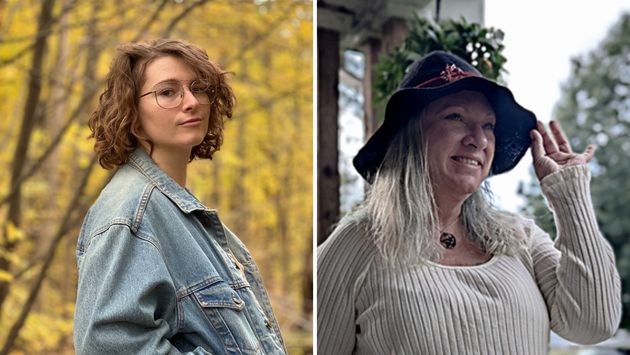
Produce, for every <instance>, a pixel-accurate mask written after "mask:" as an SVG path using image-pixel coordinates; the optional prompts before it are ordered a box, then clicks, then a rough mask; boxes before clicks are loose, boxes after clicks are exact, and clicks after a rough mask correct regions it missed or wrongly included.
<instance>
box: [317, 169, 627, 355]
mask: <svg viewBox="0 0 630 355" xmlns="http://www.w3.org/2000/svg"><path fill="white" fill-rule="evenodd" d="M589 181H590V172H589V170H588V168H587V167H586V166H576V167H570V168H567V169H564V170H562V171H560V172H558V173H555V174H552V175H550V176H547V177H546V178H545V179H544V180H543V183H542V189H543V193H544V194H545V196H546V198H547V200H548V202H549V203H550V204H551V206H552V208H553V210H554V214H555V218H556V226H557V230H558V238H557V240H556V242H555V245H554V243H553V242H552V240H551V239H550V238H549V236H548V235H547V234H545V233H544V232H543V231H542V230H541V229H540V228H538V227H537V226H536V225H534V224H533V222H531V221H525V220H523V223H524V224H525V225H524V230H525V231H526V233H527V234H528V235H527V238H528V248H527V251H526V252H523V253H522V254H521V255H518V256H506V255H495V256H493V257H492V259H491V260H490V261H488V262H487V263H485V264H483V265H479V266H469V267H449V266H442V265H438V264H434V263H427V264H425V265H423V266H408V267H404V268H401V267H397V268H393V267H390V266H388V264H387V263H386V262H385V261H384V260H383V259H382V258H381V257H380V254H379V253H378V251H377V250H376V247H375V246H374V244H372V242H371V241H370V239H369V238H368V237H366V235H364V233H361V232H359V231H358V228H357V230H355V231H354V232H351V233H347V234H343V235H340V234H335V235H333V236H332V237H331V238H329V240H327V241H326V242H325V243H324V244H323V245H322V246H321V247H320V248H319V249H318V259H317V286H318V287H317V307H318V313H317V323H318V328H317V346H318V348H317V349H318V354H322V355H328V354H335V355H336V354H351V353H354V354H378V355H383V354H397V355H398V354H527V355H532V354H546V353H547V351H548V343H549V330H550V329H552V330H554V331H555V332H556V333H558V334H559V335H561V336H563V337H565V338H567V339H569V340H572V341H574V342H578V343H594V342H598V341H601V340H604V339H606V338H608V337H610V336H612V335H613V333H614V332H615V330H616V328H617V326H618V323H619V319H620V313H621V301H620V294H621V291H620V283H619V275H618V273H617V271H616V268H615V260H614V255H613V251H612V249H611V248H610V245H609V244H608V243H607V242H606V241H605V240H604V238H602V236H601V235H600V233H599V230H598V227H597V222H596V220H595V215H594V213H593V208H592V203H591V198H590V190H589Z"/></svg>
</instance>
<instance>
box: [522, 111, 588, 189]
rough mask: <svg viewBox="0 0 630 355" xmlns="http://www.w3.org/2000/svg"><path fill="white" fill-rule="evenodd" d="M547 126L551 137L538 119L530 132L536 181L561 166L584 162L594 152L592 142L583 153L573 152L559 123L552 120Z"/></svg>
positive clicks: (586, 161)
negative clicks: (534, 127)
mask: <svg viewBox="0 0 630 355" xmlns="http://www.w3.org/2000/svg"><path fill="white" fill-rule="evenodd" d="M549 126H550V128H551V133H552V135H553V137H552V136H551V135H549V134H548V133H547V130H546V129H545V126H544V125H543V124H542V122H540V121H538V124H537V127H536V129H535V130H532V132H531V137H532V157H533V160H534V170H535V171H536V176H537V177H538V181H542V179H543V178H544V177H545V176H547V175H549V174H551V173H554V172H556V171H558V170H560V169H562V168H565V167H568V166H572V165H579V164H586V163H588V162H589V161H590V160H591V159H592V158H593V154H594V153H595V146H594V145H592V144H590V145H589V146H587V147H586V150H584V152H583V153H574V152H573V150H572V149H571V145H570V144H569V141H568V140H567V137H566V136H565V135H564V132H563V131H562V128H561V127H560V125H559V124H558V123H557V122H555V121H552V122H551V123H550V125H549Z"/></svg>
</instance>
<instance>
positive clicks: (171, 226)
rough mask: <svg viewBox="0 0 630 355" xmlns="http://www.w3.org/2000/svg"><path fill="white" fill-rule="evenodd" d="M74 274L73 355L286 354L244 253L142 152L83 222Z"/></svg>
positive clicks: (123, 169) (210, 215)
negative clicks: (75, 298) (76, 272)
mask: <svg viewBox="0 0 630 355" xmlns="http://www.w3.org/2000/svg"><path fill="white" fill-rule="evenodd" d="M77 265H78V269H79V282H78V291H77V302H76V309H75V319H74V344H75V350H76V352H77V354H90V355H93V354H180V353H189V354H285V353H286V350H285V348H284V343H283V340H282V337H281V335H280V329H279V327H278V324H277V322H276V319H275V317H274V315H273V313H272V310H271V304H270V302H269V298H268V296H267V292H266V291H265V288H264V287H263V283H262V279H261V276H260V272H259V271H258V268H257V267H256V265H255V264H254V261H253V260H252V257H251V255H250V254H249V252H248V251H247V249H246V248H245V246H244V245H243V244H242V242H241V241H240V240H239V239H238V238H237V237H236V236H235V235H234V234H232V232H230V230H228V229H227V228H226V227H225V226H224V225H223V224H222V223H221V221H220V220H219V217H218V215H217V213H216V211H214V210H210V209H208V208H207V207H205V206H204V205H202V204H201V203H200V202H199V201H198V200H197V199H196V198H195V197H194V196H193V195H192V194H191V193H190V192H189V191H188V190H186V189H184V188H182V187H181V186H180V185H178V184H177V183H175V181H173V180H172V179H171V178H170V177H168V176H167V175H166V174H165V173H164V172H163V171H162V170H160V169H159V168H158V167H157V165H156V164H155V163H154V162H153V160H152V159H151V158H150V157H149V156H148V155H147V154H146V153H144V152H143V151H142V150H140V149H138V150H136V151H135V152H133V153H132V155H131V156H130V158H129V162H128V163H127V164H126V165H124V166H122V167H121V168H120V169H119V170H118V171H117V172H116V174H115V175H114V177H113V178H112V180H111V181H110V182H109V184H108V185H107V186H106V187H105V189H103V191H102V193H101V195H100V196H99V198H98V199H97V201H96V202H95V203H94V205H93V206H92V208H90V210H89V212H88V214H87V216H86V217H85V220H84V222H83V226H82V228H81V234H80V236H79V240H78V244H77Z"/></svg>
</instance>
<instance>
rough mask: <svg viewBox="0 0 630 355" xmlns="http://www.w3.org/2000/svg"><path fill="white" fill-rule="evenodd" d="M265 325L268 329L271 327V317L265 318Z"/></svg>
mask: <svg viewBox="0 0 630 355" xmlns="http://www.w3.org/2000/svg"><path fill="white" fill-rule="evenodd" d="M265 326H266V327H267V329H271V323H270V322H269V319H267V318H265Z"/></svg>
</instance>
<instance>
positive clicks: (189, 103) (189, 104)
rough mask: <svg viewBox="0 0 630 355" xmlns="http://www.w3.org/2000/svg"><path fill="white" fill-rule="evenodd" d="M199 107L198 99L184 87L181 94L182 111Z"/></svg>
mask: <svg viewBox="0 0 630 355" xmlns="http://www.w3.org/2000/svg"><path fill="white" fill-rule="evenodd" d="M197 106H199V99H197V97H196V96H195V95H194V94H193V93H192V92H191V91H190V89H189V88H187V87H184V91H183V92H182V110H184V111H189V110H192V109H193V108H195V107H197Z"/></svg>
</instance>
